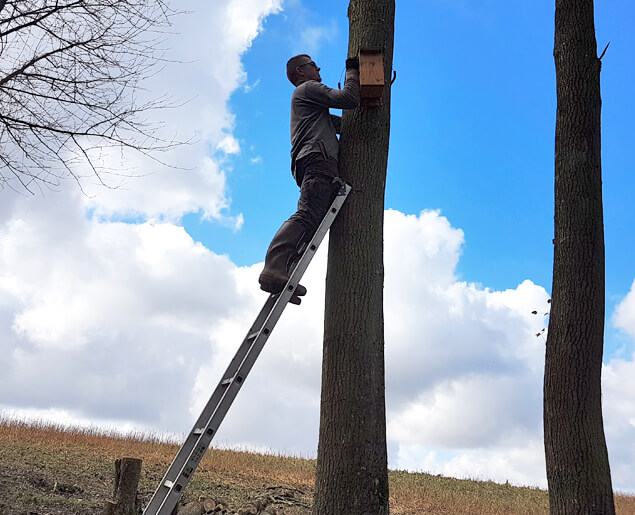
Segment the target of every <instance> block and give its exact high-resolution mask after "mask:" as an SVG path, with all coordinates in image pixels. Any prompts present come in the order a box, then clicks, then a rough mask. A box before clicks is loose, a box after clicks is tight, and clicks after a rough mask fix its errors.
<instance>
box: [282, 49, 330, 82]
mask: <svg viewBox="0 0 635 515" xmlns="http://www.w3.org/2000/svg"><path fill="white" fill-rule="evenodd" d="M287 78H288V79H289V80H290V81H291V84H293V85H294V86H299V85H300V84H302V83H303V82H306V81H308V80H315V81H318V82H322V77H320V68H318V66H317V64H315V63H314V62H313V61H312V60H311V56H308V55H306V54H300V55H296V56H294V57H292V58H291V59H289V60H288V61H287Z"/></svg>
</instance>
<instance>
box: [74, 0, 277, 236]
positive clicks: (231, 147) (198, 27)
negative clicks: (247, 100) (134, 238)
mask: <svg viewBox="0 0 635 515" xmlns="http://www.w3.org/2000/svg"><path fill="white" fill-rule="evenodd" d="M179 8H183V9H184V10H186V11H190V12H189V13H188V14H184V15H181V16H179V17H177V18H175V24H174V27H172V29H171V33H172V34H171V35H170V37H169V40H168V41H167V42H166V43H165V46H166V47H169V49H170V50H169V54H168V55H167V56H166V57H167V59H168V60H170V62H167V63H166V65H165V68H164V69H163V70H162V71H161V73H159V74H157V75H156V76H154V77H153V78H152V79H151V80H150V81H149V82H148V83H147V84H145V87H146V88H147V93H146V95H147V96H148V97H150V98H154V97H157V96H162V95H166V96H167V97H168V98H170V99H173V100H174V101H175V102H177V103H178V102H185V104H184V105H182V106H180V107H177V108H173V109H164V110H161V111H160V112H158V113H154V114H153V115H152V116H153V117H155V118H156V117H160V118H161V119H162V121H163V122H164V123H165V127H164V128H163V129H162V130H161V131H160V132H159V136H161V137H163V138H164V139H166V140H168V141H169V140H171V139H177V140H180V141H190V143H189V144H187V145H183V146H181V147H177V148H176V149H173V150H171V151H170V153H169V155H165V156H158V157H159V158H161V159H162V160H164V161H166V162H167V163H168V164H169V165H170V166H164V165H162V164H161V163H158V162H157V161H153V160H151V159H149V158H146V157H145V156H143V155H139V154H135V153H125V154H124V156H123V159H122V156H121V154H120V153H119V152H110V153H108V152H104V153H103V154H102V156H101V159H102V161H103V162H105V163H107V164H109V165H110V167H111V168H113V169H119V168H125V169H127V170H134V171H135V173H136V174H137V175H140V177H136V178H128V179H125V180H122V179H121V178H117V177H115V178H113V177H106V180H107V182H108V183H109V184H110V185H113V186H118V187H117V188H116V189H114V190H108V189H104V188H103V187H102V186H100V185H96V184H91V182H92V183H95V182H96V181H95V180H92V179H88V180H86V181H84V182H85V184H84V186H85V188H86V190H87V191H88V193H89V197H90V198H89V199H86V204H87V207H89V208H90V209H94V210H95V212H96V213H98V214H99V215H100V216H103V217H108V216H116V217H119V216H142V217H163V218H165V219H169V220H178V219H179V218H180V217H181V216H182V215H183V214H185V213H189V212H197V211H200V212H202V213H203V214H204V216H205V217H206V218H214V219H221V220H226V219H227V218H229V220H228V223H230V224H232V225H234V224H236V223H237V221H236V216H232V215H229V214H228V213H227V211H228V210H229V207H230V201H229V199H228V195H227V191H226V174H227V173H228V170H227V169H226V168H224V167H223V163H222V162H219V161H214V160H212V159H210V157H209V156H208V152H209V149H210V148H211V149H218V150H220V151H222V152H224V153H226V154H236V153H238V152H239V151H240V146H239V145H238V142H237V140H236V139H235V138H234V136H233V134H232V130H233V128H234V123H235V120H234V115H233V114H232V113H231V112H230V111H229V109H228V107H227V101H228V100H229V97H230V95H231V94H232V92H233V91H235V90H236V89H237V88H238V87H240V86H242V85H245V84H246V80H247V74H246V73H245V71H244V69H243V66H242V64H241V61H240V56H241V55H242V54H243V53H244V52H245V51H246V50H247V49H248V48H249V47H250V45H251V42H252V41H253V39H254V38H255V37H256V36H257V35H258V33H259V31H260V30H262V23H263V20H264V19H265V17H266V16H268V15H270V14H272V13H276V12H279V11H280V10H281V1H280V0H267V1H262V0H220V1H215V2H206V1H203V0H189V1H187V2H185V3H184V4H183V5H179ZM85 172H86V174H88V171H85ZM122 173H123V174H124V175H125V173H126V172H125V171H124V172H122ZM88 175H89V174H88ZM237 216H239V215H237Z"/></svg>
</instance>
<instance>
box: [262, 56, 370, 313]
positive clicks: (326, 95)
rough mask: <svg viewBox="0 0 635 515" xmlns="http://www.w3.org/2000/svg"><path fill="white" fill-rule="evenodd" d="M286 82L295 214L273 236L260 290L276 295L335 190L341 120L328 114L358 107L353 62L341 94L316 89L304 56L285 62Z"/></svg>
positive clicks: (314, 72) (315, 72) (316, 73)
mask: <svg viewBox="0 0 635 515" xmlns="http://www.w3.org/2000/svg"><path fill="white" fill-rule="evenodd" d="M287 77H288V79H289V80H290V81H291V83H292V84H293V85H294V86H295V87H296V88H295V90H294V92H293V95H292V97H291V171H292V173H293V177H294V178H295V180H296V183H297V184H298V186H300V200H299V201H298V210H297V211H296V213H295V214H293V215H292V216H291V217H290V218H289V219H288V220H287V221H286V222H284V223H283V224H282V226H281V227H280V229H279V230H278V232H277V233H276V235H275V236H274V238H273V240H272V242H271V244H270V245H269V249H268V250H267V255H266V257H265V267H264V269H263V271H262V273H261V274H260V278H259V282H260V288H261V289H263V290H264V291H266V292H269V293H279V292H280V291H281V290H282V288H284V285H285V284H286V283H287V281H288V280H289V271H290V270H291V268H292V266H293V260H294V259H295V256H297V255H298V250H299V249H301V248H302V246H303V245H304V244H306V242H307V241H308V240H310V239H311V237H312V236H313V234H314V233H315V230H316V229H317V227H318V225H319V223H320V221H321V220H322V218H323V217H324V214H325V213H326V211H327V209H328V207H329V205H330V204H331V202H332V200H333V197H334V194H335V192H336V191H337V190H338V189H339V185H338V183H337V182H338V181H335V180H334V179H337V177H338V171H337V158H338V150H339V141H338V139H337V134H339V132H340V123H341V118H340V117H339V116H335V115H332V114H330V112H329V108H330V107H334V108H341V109H354V108H355V107H357V106H358V105H359V61H358V59H357V58H356V57H354V58H349V59H347V60H346V81H345V83H344V89H342V90H337V89H331V88H329V87H328V86H325V85H324V84H321V82H322V78H321V77H320V68H319V67H318V66H317V65H316V64H315V62H314V61H313V60H312V59H311V57H310V56H308V55H306V54H301V55H296V56H295V57H292V58H291V59H289V61H288V62H287ZM304 294H306V288H304V287H303V286H301V285H300V286H298V288H297V290H296V294H295V295H294V296H293V297H292V299H291V302H293V303H295V304H299V303H300V298H299V297H301V296H302V295H304Z"/></svg>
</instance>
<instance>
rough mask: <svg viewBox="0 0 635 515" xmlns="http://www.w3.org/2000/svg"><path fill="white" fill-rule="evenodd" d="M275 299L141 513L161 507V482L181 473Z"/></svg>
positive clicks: (163, 489)
mask: <svg viewBox="0 0 635 515" xmlns="http://www.w3.org/2000/svg"><path fill="white" fill-rule="evenodd" d="M276 300H277V299H275V298H274V297H272V296H269V298H268V299H267V301H266V302H265V304H264V306H263V307H262V309H261V310H260V313H259V314H258V316H257V317H256V320H255V322H254V323H253V324H252V326H251V328H250V329H249V331H247V335H246V336H245V339H244V340H243V342H242V343H241V345H240V347H239V348H238V351H237V352H236V354H235V355H234V357H233V358H232V360H231V362H230V363H229V365H228V367H227V369H226V370H225V372H224V374H223V375H222V376H221V379H220V381H219V382H218V385H217V386H216V389H215V390H214V393H213V394H212V395H211V397H210V399H209V400H208V401H207V404H206V405H205V407H204V408H203V411H202V412H201V414H200V415H199V417H198V419H197V421H196V423H195V424H194V427H193V428H192V430H191V431H190V433H189V434H188V437H187V438H186V440H185V442H184V443H183V445H182V446H181V448H180V449H179V452H178V453H177V455H176V456H175V458H174V460H172V463H171V465H170V467H169V468H168V470H167V471H166V473H165V475H164V476H163V479H161V482H160V483H159V488H157V490H156V491H155V493H154V495H153V496H152V498H151V499H150V502H149V503H148V505H147V506H146V509H145V511H144V513H148V514H150V513H159V512H158V510H159V508H160V507H161V505H162V504H163V501H164V500H165V499H166V498H167V496H168V495H169V494H170V491H171V487H166V486H165V485H166V482H167V484H170V483H175V482H176V479H177V478H178V477H179V475H180V474H181V473H182V470H183V468H184V465H185V464H186V463H187V462H188V461H189V458H190V455H191V453H192V451H193V450H194V449H195V448H196V447H197V446H198V445H199V440H200V436H201V435H200V434H199V433H198V431H199V430H201V429H204V430H207V429H208V426H209V420H210V419H211V417H212V415H213V412H214V410H215V409H216V406H217V405H218V404H219V403H220V401H221V399H222V397H223V395H225V393H226V391H227V387H226V386H224V385H223V382H224V381H225V380H226V379H228V378H233V377H234V376H235V375H236V372H237V371H238V368H239V367H240V364H241V363H242V362H243V360H244V357H245V355H246V354H247V353H248V352H249V349H250V348H251V346H252V341H250V340H253V338H251V339H250V335H253V334H254V333H255V332H257V331H259V330H260V329H262V326H263V324H264V321H265V320H266V318H267V316H268V315H269V312H270V311H271V309H273V305H274V304H275V301H276ZM177 501H178V500H177Z"/></svg>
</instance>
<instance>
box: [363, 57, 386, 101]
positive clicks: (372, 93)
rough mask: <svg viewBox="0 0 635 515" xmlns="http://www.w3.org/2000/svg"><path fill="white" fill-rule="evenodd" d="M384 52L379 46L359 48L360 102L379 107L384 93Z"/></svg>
mask: <svg viewBox="0 0 635 515" xmlns="http://www.w3.org/2000/svg"><path fill="white" fill-rule="evenodd" d="M384 83H385V81H384V52H383V50H381V49H379V48H360V49H359V85H360V97H361V104H362V105H363V106H367V107H379V106H380V105H381V97H382V95H383V94H384Z"/></svg>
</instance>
